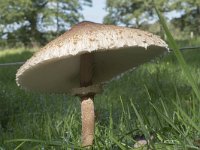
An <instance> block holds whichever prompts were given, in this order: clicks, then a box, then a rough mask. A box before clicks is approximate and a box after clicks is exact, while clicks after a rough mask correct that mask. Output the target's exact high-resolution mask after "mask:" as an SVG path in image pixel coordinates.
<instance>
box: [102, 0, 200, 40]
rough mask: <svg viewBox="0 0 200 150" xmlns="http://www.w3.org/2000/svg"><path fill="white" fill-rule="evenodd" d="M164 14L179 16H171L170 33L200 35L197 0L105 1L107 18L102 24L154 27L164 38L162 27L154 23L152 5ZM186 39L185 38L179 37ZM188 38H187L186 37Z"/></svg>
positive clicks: (154, 14)
mask: <svg viewBox="0 0 200 150" xmlns="http://www.w3.org/2000/svg"><path fill="white" fill-rule="evenodd" d="M153 3H155V5H156V6H157V7H158V9H159V10H160V11H161V12H163V13H164V14H166V15H167V14H169V13H172V12H173V13H172V14H174V13H177V14H178V15H180V16H177V17H176V18H175V17H173V16H172V20H169V21H168V22H169V24H170V26H173V27H172V28H171V29H172V30H171V31H173V33H174V32H177V31H178V30H179V33H180V32H183V31H184V32H185V34H187V35H188V34H189V35H190V32H193V34H194V37H197V36H198V35H200V26H199V24H200V1H199V0H173V1H172V0H154V1H153V0H145V1H143V0H107V1H106V10H107V12H108V14H107V16H105V18H104V23H107V24H118V25H125V26H131V27H132V26H133V27H137V28H145V29H149V28H151V26H156V28H157V30H158V31H156V33H157V34H160V35H161V36H164V35H163V34H164V32H163V29H162V27H161V26H160V25H159V24H158V23H157V22H156V20H157V15H156V13H155V11H154V9H153V8H154V6H153V5H154V4H153ZM172 14H171V15H172ZM180 37H183V39H184V37H186V36H179V37H178V38H180ZM188 37H189V36H188Z"/></svg>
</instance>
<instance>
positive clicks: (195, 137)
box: [0, 13, 200, 150]
mask: <svg viewBox="0 0 200 150" xmlns="http://www.w3.org/2000/svg"><path fill="white" fill-rule="evenodd" d="M158 15H159V13H158ZM161 21H162V18H161ZM163 24H164V23H163ZM164 25H165V24H164ZM164 25H163V27H164V29H165V31H166V34H167V37H168V42H169V44H170V47H171V48H173V49H174V51H173V52H170V53H168V54H165V55H164V56H162V57H160V58H157V59H155V60H154V61H151V62H149V63H146V64H144V65H141V66H139V67H138V68H137V69H135V70H133V71H132V72H129V73H126V74H125V75H123V76H122V77H121V78H120V79H118V80H113V81H111V82H110V83H109V84H107V85H106V86H105V87H104V92H103V93H102V94H99V95H97V96H96V97H95V100H94V103H95V112H96V124H95V127H96V130H95V141H94V145H93V149H109V150H112V149H114V150H116V149H124V150H125V149H133V147H134V144H135V143H136V141H137V140H138V139H146V140H147V141H148V144H147V145H144V146H143V147H140V148H137V149H181V150H182V149H187V150H188V149H191V150H193V149H199V148H200V122H199V118H200V109H199V104H200V94H199V85H200V78H199V76H200V59H199V58H200V53H199V50H200V48H198V49H196V50H189V49H188V50H187V49H186V50H184V51H183V52H181V53H182V54H181V53H180V51H178V50H177V48H178V47H177V45H176V43H175V42H174V41H173V38H172V37H171V35H170V33H169V32H168V31H167V28H166V27H165V26H164ZM199 43H200V39H199V38H197V39H193V40H188V41H179V42H178V44H179V45H180V46H181V47H183V46H190V45H199ZM34 51H35V50H33V49H31V50H30V49H27V48H19V49H9V50H8V49H7V50H1V51H0V63H7V62H18V61H25V60H26V59H28V58H29V57H31V56H32V54H33V52H34ZM182 55H183V58H182ZM185 62H186V63H185ZM18 68H19V66H9V67H0V149H2V150H4V149H5V150H7V149H8V150H10V149H15V150H17V149H20V150H21V149H24V150H27V149H41V150H43V149H45V150H46V149H47V150H57V149H82V148H81V146H80V144H81V139H80V133H81V122H80V120H81V115H80V102H79V99H78V98H76V97H72V96H68V95H66V94H62V95H61V94H60V95H58V94H41V93H32V92H28V91H24V90H22V89H20V88H19V87H17V85H16V83H15V74H16V71H17V69H18Z"/></svg>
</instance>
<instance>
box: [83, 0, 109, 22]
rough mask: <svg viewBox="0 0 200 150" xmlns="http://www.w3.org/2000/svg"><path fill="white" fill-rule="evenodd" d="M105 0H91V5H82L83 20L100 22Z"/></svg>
mask: <svg viewBox="0 0 200 150" xmlns="http://www.w3.org/2000/svg"><path fill="white" fill-rule="evenodd" d="M105 4H106V0H92V7H86V6H85V7H84V10H83V11H82V12H83V16H84V20H85V21H92V22H96V23H102V22H103V17H104V16H105V15H106V11H105Z"/></svg>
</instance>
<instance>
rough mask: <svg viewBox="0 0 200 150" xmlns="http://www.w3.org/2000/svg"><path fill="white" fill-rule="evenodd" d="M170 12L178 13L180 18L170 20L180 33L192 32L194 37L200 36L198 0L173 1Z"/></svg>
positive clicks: (199, 7) (199, 3) (199, 2)
mask: <svg viewBox="0 0 200 150" xmlns="http://www.w3.org/2000/svg"><path fill="white" fill-rule="evenodd" d="M171 10H176V11H177V12H180V14H181V15H180V17H177V18H174V19H173V20H172V22H173V24H175V25H176V27H179V28H180V29H181V31H184V32H193V34H194V35H196V36H198V35H200V26H199V24H200V1H199V0H192V1H191V0H174V1H173V2H172V4H171Z"/></svg>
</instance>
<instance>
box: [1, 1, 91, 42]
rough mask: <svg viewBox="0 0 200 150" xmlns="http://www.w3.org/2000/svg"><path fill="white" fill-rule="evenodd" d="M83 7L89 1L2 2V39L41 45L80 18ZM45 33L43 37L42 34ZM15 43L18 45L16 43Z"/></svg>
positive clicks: (88, 3)
mask: <svg viewBox="0 0 200 150" xmlns="http://www.w3.org/2000/svg"><path fill="white" fill-rule="evenodd" d="M83 5H91V0H17V1H13V0H5V1H2V2H1V3H0V25H1V26H3V27H4V30H3V31H2V33H1V35H2V36H1V37H2V38H4V39H7V40H10V41H12V40H15V41H12V43H13V42H18V41H21V42H22V43H23V44H25V45H28V44H30V43H31V44H33V43H39V44H44V43H45V42H46V41H47V40H48V37H49V36H55V35H56V34H60V33H62V32H63V31H64V30H66V28H67V27H69V26H71V25H73V24H75V23H77V22H78V21H79V20H80V18H83V16H82V15H81V13H80V11H81V10H82V6H83ZM44 33H45V34H44ZM16 40H17V41H16Z"/></svg>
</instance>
